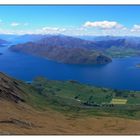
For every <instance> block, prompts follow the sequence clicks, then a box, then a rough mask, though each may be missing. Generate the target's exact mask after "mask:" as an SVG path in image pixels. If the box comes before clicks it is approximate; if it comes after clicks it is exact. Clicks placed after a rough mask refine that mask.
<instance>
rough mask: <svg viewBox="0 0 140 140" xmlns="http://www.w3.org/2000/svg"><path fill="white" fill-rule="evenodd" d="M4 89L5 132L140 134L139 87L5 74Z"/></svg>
mask: <svg viewBox="0 0 140 140" xmlns="http://www.w3.org/2000/svg"><path fill="white" fill-rule="evenodd" d="M0 91H1V92H0V106H1V109H0V114H1V115H0V134H6V135H7V134H8V135H10V134H61V135H62V134H140V121H139V119H140V111H139V109H140V92H139V91H137V92H136V91H135V92H134V91H118V90H112V89H106V88H97V87H93V86H89V85H83V84H80V83H78V82H77V81H52V80H47V79H45V78H41V77H40V78H37V79H35V80H34V81H33V82H32V83H31V84H27V83H25V82H23V81H19V80H16V79H14V78H11V77H9V76H6V75H4V74H2V73H0ZM99 130H100V131H99Z"/></svg>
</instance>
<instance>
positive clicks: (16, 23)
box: [11, 22, 20, 27]
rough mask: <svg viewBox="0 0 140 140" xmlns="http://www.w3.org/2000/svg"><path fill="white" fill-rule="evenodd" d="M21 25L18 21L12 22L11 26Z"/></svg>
mask: <svg viewBox="0 0 140 140" xmlns="http://www.w3.org/2000/svg"><path fill="white" fill-rule="evenodd" d="M19 25H20V23H18V22H12V23H11V26H13V27H16V26H19Z"/></svg>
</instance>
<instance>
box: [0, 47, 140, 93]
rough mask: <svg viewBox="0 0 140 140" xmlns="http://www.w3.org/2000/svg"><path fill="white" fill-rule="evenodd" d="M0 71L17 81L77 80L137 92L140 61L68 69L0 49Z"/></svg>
mask: <svg viewBox="0 0 140 140" xmlns="http://www.w3.org/2000/svg"><path fill="white" fill-rule="evenodd" d="M1 52H2V53H3V55H0V71H1V72H4V73H6V74H8V75H10V76H13V77H15V78H17V79H20V80H25V81H31V80H33V79H34V78H35V77H37V76H45V77H47V78H48V79H54V80H77V81H79V82H81V83H86V84H91V85H95V86H101V87H109V88H115V89H130V90H140V68H137V67H136V66H135V65H136V64H138V63H140V57H128V58H119V59H113V61H112V62H111V63H109V64H107V65H69V64H61V63H57V62H54V61H51V60H47V59H44V58H41V57H36V56H31V55H26V54H21V53H15V52H10V51H9V50H8V49H7V47H1V48H0V53H1Z"/></svg>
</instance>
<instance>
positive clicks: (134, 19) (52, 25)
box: [0, 5, 140, 36]
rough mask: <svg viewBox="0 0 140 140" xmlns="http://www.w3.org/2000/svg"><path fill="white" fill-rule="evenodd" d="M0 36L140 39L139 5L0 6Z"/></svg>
mask: <svg viewBox="0 0 140 140" xmlns="http://www.w3.org/2000/svg"><path fill="white" fill-rule="evenodd" d="M0 34H65V35H112V36H140V6H138V5H137V6H105V5H104V6H97V5H96V6H95V5H92V6H91V5H90V6H88V5H87V6H70V5H69V6H66V5H63V6H0Z"/></svg>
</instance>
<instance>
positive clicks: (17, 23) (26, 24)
mask: <svg viewBox="0 0 140 140" xmlns="http://www.w3.org/2000/svg"><path fill="white" fill-rule="evenodd" d="M19 25H21V26H28V25H29V23H27V22H26V23H19V22H12V23H11V26H13V27H17V26H19Z"/></svg>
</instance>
